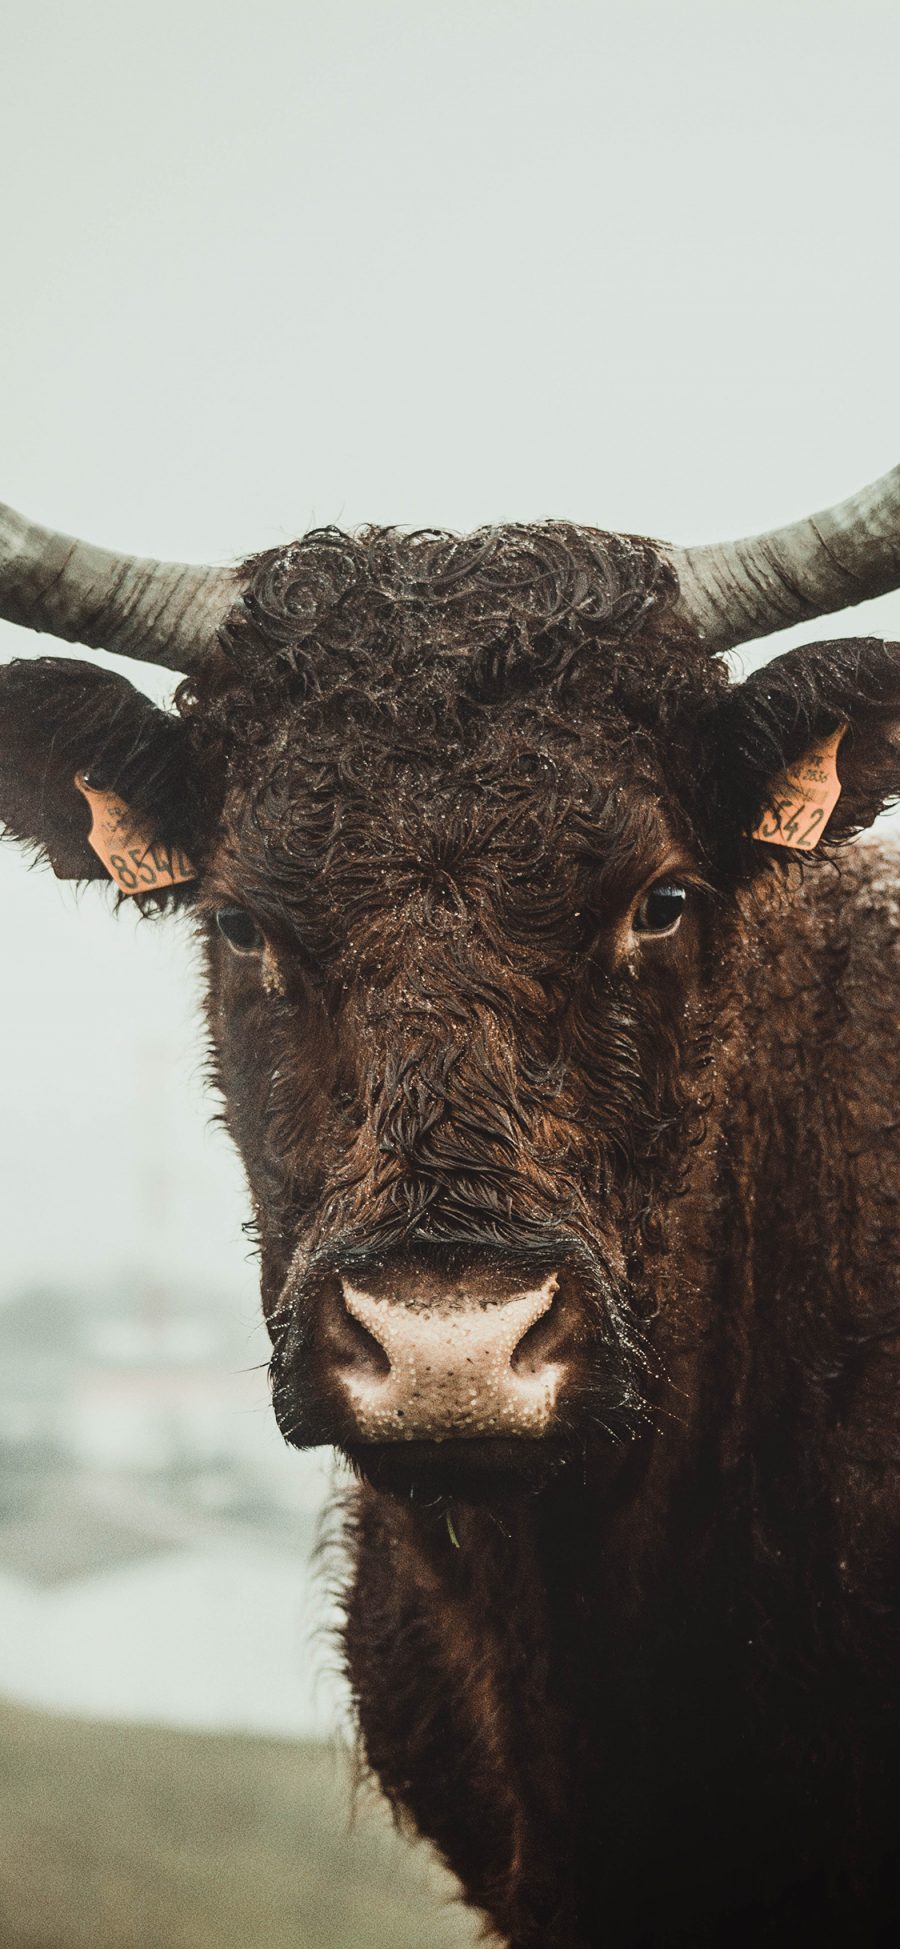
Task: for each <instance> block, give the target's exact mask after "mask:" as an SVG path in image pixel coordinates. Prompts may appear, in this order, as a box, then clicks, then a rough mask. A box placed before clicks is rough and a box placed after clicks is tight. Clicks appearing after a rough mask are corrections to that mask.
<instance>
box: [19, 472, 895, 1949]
mask: <svg viewBox="0 0 900 1949" xmlns="http://www.w3.org/2000/svg"><path fill="white" fill-rule="evenodd" d="M898 475H900V470H898ZM898 584H900V478H898V476H896V475H895V476H889V477H888V478H887V480H886V481H884V482H881V483H879V484H877V485H876V487H875V488H873V489H871V490H868V491H867V492H866V493H865V494H863V495H861V496H858V497H856V499H855V500H853V501H851V502H848V503H845V504H843V506H842V507H841V508H838V509H835V510H832V511H831V512H830V513H829V514H827V515H823V516H819V517H817V518H816V519H815V520H813V521H809V522H805V523H801V524H799V525H798V526H797V527H796V528H794V529H788V530H783V531H781V532H779V533H777V534H774V535H769V536H765V537H762V538H759V539H758V540H757V541H755V542H753V543H742V544H735V545H733V546H731V547H728V548H721V549H698V550H693V551H687V552H684V551H677V550H672V549H668V548H664V547H663V546H662V545H658V544H652V543H649V542H645V541H636V540H633V539H629V538H623V537H618V536H614V535H605V534H600V533H597V532H594V531H591V530H585V529H578V528H575V527H573V526H569V525H566V524H562V523H552V524H546V525H543V526H534V527H505V528H498V529H491V530H486V531H483V532H481V533H479V534H477V535H474V536H470V537H466V538H462V539H459V538H454V537H450V536H446V535H443V534H435V533H431V532H426V533H423V534H419V535H412V536H400V535H398V534H396V533H393V532H391V531H385V530H377V529H373V530H368V531H365V532H364V533H363V534H361V535H360V536H358V537H355V538H351V537H348V536H346V535H343V534H339V533H337V532H336V531H333V530H325V531H321V532H318V533H315V534H312V535H309V536H307V537H306V539H305V540H304V541H302V542H299V543H297V544H296V545H295V546H293V547H290V548H286V549H282V550H278V551H273V552H272V553H270V554H267V555H263V556H260V557H257V558H256V559H254V560H252V561H250V562H249V563H248V564H246V566H245V567H244V568H243V569H242V570H239V571H235V572H234V573H229V572H225V571H219V570H202V571H201V570H190V569H184V568H172V567H166V566H165V565H161V564H153V563H141V562H133V561H129V560H120V559H119V558H115V557H112V556H108V555H105V554H103V553H101V552H100V551H97V550H93V549H87V548H85V547H84V546H83V545H82V544H79V543H72V542H69V541H67V540H65V538H63V537H59V536H54V535H50V534H48V533H47V532H46V531H44V530H39V529H36V528H34V527H31V526H30V525H29V524H28V523H25V522H23V521H21V520H20V518H19V517H16V516H12V515H9V516H7V517H6V524H5V527H4V528H3V529H2V531H0V609H2V611H3V613H4V614H6V615H8V616H9V617H11V618H12V619H13V620H16V621H19V622H22V623H24V624H27V625H30V626H31V627H34V628H38V629H48V630H51V631H53V632H54V633H56V634H57V635H60V636H64V637H67V638H69V639H77V640H81V641H83V642H86V643H88V644H90V645H94V646H101V645H102V646H104V647H106V648H108V649H112V650H116V651H118V652H119V653H121V654H125V655H140V656H142V657H145V658H146V657H153V658H156V659H157V660H158V661H160V662H169V663H170V664H171V665H173V666H177V667H179V668H180V669H182V670H187V671H188V673H189V674H188V677H187V679H186V681H185V682H184V683H183V684H182V685H181V687H180V689H179V691H178V693H177V698H176V706H177V710H176V713H175V714H172V715H169V714H167V713H165V712H161V711H158V710H156V709H154V708H153V707H151V705H150V704H149V703H148V702H147V701H146V699H144V698H142V697H141V696H140V695H139V694H138V693H137V692H136V691H135V690H134V689H133V688H132V687H131V686H130V685H129V684H127V683H126V682H125V681H124V679H122V678H120V677H117V676H111V675H109V674H107V673H106V672H101V671H99V670H97V669H95V668H93V667H91V666H90V665H88V664H85V663H82V662H77V663H76V662H72V661H64V660H60V659H44V660H40V661H37V662H31V663H26V662H22V663H14V664H12V665H10V666H9V667H8V668H7V669H6V671H5V672H4V674H3V677H2V680H0V696H2V722H0V816H2V818H3V820H4V821H5V824H6V827H7V830H8V831H9V832H10V833H11V834H12V835H13V836H14V837H16V838H19V839H21V840H24V841H26V842H28V843H30V844H31V845H32V846H37V847H39V848H41V849H42V851H43V852H44V854H45V855H46V856H47V857H48V858H49V859H50V861H51V862H52V864H53V866H54V868H55V870H56V871H57V873H59V874H61V875H63V876H67V877H72V878H102V877H106V876H107V874H108V873H111V874H112V876H113V878H114V879H116V881H117V883H118V885H119V887H120V889H121V890H122V891H123V893H128V894H134V895H135V897H137V898H138V899H140V900H142V901H143V902H144V903H145V904H147V905H149V906H160V907H163V906H176V905H177V906H181V907H186V908H189V909H190V911H191V912H192V913H193V915H194V916H195V918H196V925H197V930H198V933H199V935H200V938H201V940H202V941H203V942H204V944H205V949H206V954H207V958H208V967H209V1008H208V1013H209V1026H210V1034H211V1037H212V1043H213V1048H214V1051H215V1056H216V1062H217V1067H218V1076H219V1080H220V1084H221V1088H222V1091H223V1094H224V1099H225V1103H226V1108H227V1114H228V1120H229V1124H230V1128H231V1130H232V1133H233V1136H234V1138H235V1141H236V1143H237V1145H238V1147H239V1149H240V1152H241V1154H242V1156H243V1159H244V1162H245V1165H246V1171H247V1177H248V1180H249V1184H250V1189H251V1194H252V1198H253V1205H254V1212H255V1219H256V1224H257V1227H258V1235H259V1243H260V1254H261V1262H262V1288H263V1303H264V1306H265V1310H266V1316H267V1319H268V1323H269V1328H270V1332H271V1336H272V1343H273V1355H272V1380H273V1394H274V1402H275V1410H276V1413H277V1415H278V1419H279V1422H280V1424H281V1427H282V1430H283V1432H284V1435H285V1438H286V1439H287V1440H288V1441H290V1442H293V1443H295V1444H297V1445H299V1446H303V1445H308V1444H311V1443H317V1442H336V1443H338V1444H339V1445H340V1446H341V1447H342V1448H343V1449H344V1451H345V1452H346V1453H347V1454H348V1455H349V1456H350V1458H351V1459H352V1461H353V1463H354V1464H355V1466H356V1469H357V1471H358V1473H359V1476H360V1478H361V1480H360V1485H359V1487H358V1489H357V1490H356V1491H355V1493H354V1496H353V1498H352V1500H351V1504H350V1508H349V1512H348V1536H349V1542H350V1554H351V1572H350V1580H349V1590H348V1596H347V1614H346V1631H345V1641H346V1652H347V1664H348V1670H349V1674H350V1680H351V1683H352V1686H353V1690H354V1695H355V1698H356V1702H357V1706H358V1711H359V1719H360V1725H361V1732H362V1739H363V1744H364V1749H365V1754H366V1757H367V1761H368V1764H369V1765H370V1767H371V1768H372V1770H373V1771H374V1772H375V1773H376V1774H377V1776H378V1778H379V1780H380V1781H381V1783H382V1786H383V1787H384V1789H385V1791H386V1793H387V1794H388V1796H389V1797H390V1799H391V1800H392V1802H393V1803H394V1805H395V1807H396V1808H397V1809H398V1810H399V1811H400V1812H402V1813H404V1814H406V1815H408V1816H409V1817H411V1819H412V1821H413V1822H414V1823H415V1825H416V1826H417V1827H418V1828H419V1829H420V1831H421V1832H422V1833H424V1834H426V1835H428V1836H430V1837H431V1838H432V1839H433V1840H434V1841H435V1842H436V1843H437V1845H438V1847H439V1848H440V1849H441V1851H442V1853H443V1855H444V1856H445V1858H446V1860H447V1861H448V1862H449V1863H450V1865H451V1866H452V1867H453V1868H454V1869H455V1871H456V1873H457V1874H458V1876H459V1877H460V1880H461V1882H462V1885H463V1888H464V1890H465V1894H466V1897H467V1899H468V1900H469V1901H470V1902H472V1903H473V1904H474V1905H475V1906H476V1907H477V1908H479V1909H481V1910H482V1911H483V1912H484V1913H485V1915H486V1916H487V1918H488V1919H489V1921H490V1923H491V1925H492V1927H493V1928H494V1930H495V1931H496V1932H497V1935H498V1937H499V1939H500V1940H502V1941H504V1942H508V1943H511V1944H513V1945H515V1949H590V1946H591V1945H595V1944H600V1943H604V1944H609V1945H610V1949H625V1945H631V1946H632V1949H637V1945H639V1944H648V1945H649V1944H661V1945H662V1944H669V1945H674V1944H676V1943H679V1944H684V1945H694V1944H698V1943H709V1944H720V1945H723V1949H724V1945H725V1944H728V1945H729V1949H730V1945H735V1944H738V1945H739V1944H747V1945H750V1944H755V1943H761V1942H766V1943H774V1944H781V1945H785V1946H786V1945H787V1944H788V1943H790V1944H792V1945H793V1944H795V1943H796V1942H798V1941H804V1940H807V1939H809V1940H816V1941H817V1942H819V1943H834V1944H842V1945H843V1944H847V1943H850V1942H853V1943H862V1944H875V1943H876V1942H880V1941H882V1940H883V1939H885V1937H886V1934H890V1932H891V1931H892V1929H895V1926H896V1919H897V1902H898V1888H900V1876H898V1849H897V1839H896V1834H897V1816H898V1786H900V1759H898V1735H900V1727H898V1707H900V1698H898V1692H900V1667H898V1649H900V1647H898V1631H897V1606H898V1570H900V1479H898V1461H900V1452H898V1447H900V1445H898V1435H897V1427H896V1424H897V1407H896V1394H897V1372H898V1354H900V1344H898V1336H900V1279H898V1185H897V1170H896V1158H897V1131H898V1128H900V1117H898V1103H900V1093H898V1081H900V1077H898V1069H900V1041H898V1034H897V1029H898V1022H897V1003H896V982H897V973H898V965H897V949H898V940H900V916H898V908H897V901H896V896H895V893H894V872H893V868H892V866H891V863H890V860H889V858H888V857H886V856H885V855H884V854H882V853H881V852H879V851H878V850H877V849H876V848H875V847H874V846H872V845H871V844H867V845H862V846H857V847H851V848H848V847H847V846H846V842H847V841H848V840H850V839H851V838H853V837H855V836H856V835H857V834H859V833H860V832H861V831H862V830H863V829H864V828H866V827H868V826H869V825H870V824H871V823H872V821H873V819H874V818H875V817H876V815H877V814H878V812H879V811H880V810H881V808H882V807H883V805H884V804H885V802H886V801H887V800H889V799H890V798H891V797H892V796H894V795H896V794H898V792H900V754H898V750H897V748H896V746H895V744H894V742H893V741H892V731H893V728H894V726H895V724H896V723H897V721H898V720H900V650H898V648H897V646H892V645H885V644H883V643H880V642H877V641H874V640H872V639H870V638H862V639H855V640H850V641H844V642H836V643H819V644H816V645H813V646H811V647H808V648H804V649H799V650H794V651H792V652H790V653H789V654H788V655H787V656H784V657H781V658H779V659H777V660H776V661H774V662H772V663H769V664H768V665H767V666H766V667H765V668H764V669H763V670H761V671H758V672H757V673H756V674H755V675H753V676H752V677H750V678H749V679H747V681H746V682H744V683H740V684H735V685H732V684H730V683H729V681H728V676H727V672H726V669H725V666H724V664H723V662H722V661H721V656H720V653H721V652H722V651H723V650H726V649H728V648H730V647H731V646H732V645H734V644H735V643H738V642H740V641H743V640H746V639H747V638H748V637H750V636H753V635H759V634H762V633H765V632H766V631H768V630H771V629H774V628H778V627H781V626H783V625H784V624H786V623H788V622H791V621H794V620H796V619H797V618H798V617H800V616H809V615H815V614H823V613H827V612H828V611H829V610H832V609H834V608H836V607H839V606H842V605H844V604H847V603H849V602H853V601H858V600H860V599H862V598H863V597H864V596H866V595H871V594H874V593H877V592H878V591H880V590H883V589H885V588H889V587H893V586H896V585H898ZM836 754H837V756H836ZM836 764H837V770H836V769H835V765H836ZM838 791H839V794H840V795H839V796H837V794H838ZM835 800H836V803H835ZM91 835H92V836H93V840H94V842H95V845H96V846H97V847H98V848H99V851H95V850H93V849H92V846H91V844H90V837H91ZM759 835H762V836H759Z"/></svg>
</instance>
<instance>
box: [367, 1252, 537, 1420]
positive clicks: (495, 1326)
mask: <svg viewBox="0 0 900 1949" xmlns="http://www.w3.org/2000/svg"><path fill="white" fill-rule="evenodd" d="M557 1284H558V1281H557V1277H556V1274H555V1273H550V1274H548V1275H547V1277H546V1278H544V1279H543V1281H542V1282H541V1283H540V1284H535V1285H533V1286H528V1287H527V1288H526V1287H524V1286H522V1287H518V1288H513V1289H512V1290H510V1289H509V1287H508V1286H507V1288H506V1290H505V1291H504V1290H500V1291H498V1289H497V1282H496V1279H491V1278H489V1277H488V1276H486V1275H484V1274H478V1273H472V1274H471V1275H469V1276H467V1277H463V1278H457V1279H456V1280H454V1281H452V1282H448V1281H446V1280H445V1281H443V1282H442V1281H440V1280H439V1279H438V1278H437V1277H436V1276H435V1275H434V1274H433V1273H424V1272H423V1273H421V1274H419V1275H417V1276H415V1275H413V1276H411V1275H410V1274H409V1273H405V1274H404V1275H403V1276H402V1277H401V1278H400V1279H398V1280H395V1281H385V1279H384V1277H383V1276H382V1278H380V1279H379V1280H378V1281H377V1282H375V1283H374V1284H373V1286H372V1288H371V1289H370V1288H369V1287H368V1286H362V1285H355V1284H353V1283H352V1282H351V1281H350V1280H349V1279H343V1280H342V1281H341V1289H342V1297H343V1304H344V1307H345V1308H346V1314H347V1315H349V1319H350V1320H351V1321H355V1322H356V1323H357V1326H356V1329H351V1333H350V1335H348V1336H347V1337H345V1339H344V1347H343V1351H342V1356H341V1358H340V1361H339V1364H338V1368H337V1375H336V1378H337V1380H338V1384H339V1386H340V1387H341V1389H342V1390H343V1393H344V1397H345V1400H346V1403H347V1406H348V1407H349V1409H350V1412H351V1414H352V1417H353V1422H354V1424H355V1428H356V1431H357V1438H358V1439H359V1440H361V1441H363V1442H396V1441H443V1440H447V1439H451V1438H454V1437H456V1438H460V1437H463V1438H465V1437H468V1438H469V1439H473V1438H475V1437H479V1436H495V1435H499V1436H532V1437H533V1436H539V1435H541V1434H543V1433H544V1431H545V1429H546V1428H547V1426H548V1423H549V1422H550V1420H551V1418H552V1415H553V1411H554V1407H555V1404H556V1397H557V1394H558V1391H559V1386H560V1381H561V1379H562V1374H563V1365H562V1362H561V1361H560V1360H559V1359H555V1358H553V1354H554V1351H558V1347H555V1342H556V1339H557V1336H556V1335H555V1333H554V1332H553V1330H552V1327H551V1326H550V1323H549V1322H550V1315H551V1313H552V1311H553V1307H554V1295H555V1294H556V1289H557ZM539 1321H546V1322H547V1323H548V1324H547V1327H546V1328H541V1329H540V1330H539V1332H538V1333H537V1334H535V1333H533V1329H534V1328H536V1327H537V1325H538V1322H539ZM360 1328H361V1329H362V1331H361V1332H360V1331H359V1329H360ZM529 1336H530V1337H529Z"/></svg>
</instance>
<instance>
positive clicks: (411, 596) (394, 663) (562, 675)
mask: <svg viewBox="0 0 900 1949" xmlns="http://www.w3.org/2000/svg"><path fill="white" fill-rule="evenodd" d="M244 574H245V577H246V581H245V587H244V593H243V598H242V601H241V603H240V605H239V606H238V607H237V608H236V609H235V610H234V611H233V612H232V615H231V617H230V618H229V620H228V623H227V625H226V627H225V630H224V632H223V635H222V638H221V642H222V648H223V651H224V657H223V658H221V659H217V660H216V665H215V669H214V670H209V671H208V674H207V676H206V678H205V680H204V679H203V678H202V677H201V679H200V680H199V681H198V683H197V686H196V689H197V692H198V704H199V705H200V707H201V708H202V710H203V711H204V713H206V716H207V723H208V725H209V724H210V720H211V719H218V729H219V731H220V732H221V733H222V735H223V736H224V738H225V739H226V741H227V743H228V744H229V745H230V746H231V748H232V750H235V747H236V746H237V747H240V746H243V747H244V748H245V750H246V749H247V747H250V748H253V747H256V748H257V749H258V748H259V747H260V746H264V745H265V744H266V743H267V742H268V740H270V739H271V736H272V732H273V728H274V725H275V723H276V721H277V720H278V719H279V718H280V717H281V716H282V714H283V713H284V711H285V710H288V711H290V712H291V714H292V715H293V714H294V713H297V714H298V717H299V719H300V720H302V722H298V724H297V729H298V732H300V733H302V734H304V735H305V734H308V735H309V737H310V738H311V739H314V740H315V741H316V743H317V746H318V748H319V749H320V751H322V752H323V755H324V752H325V751H326V750H327V749H329V748H336V747H337V746H338V745H340V746H342V748H343V749H344V750H348V749H349V748H350V747H351V746H352V744H353V741H354V735H355V734H356V733H360V732H364V734H365V736H366V738H367V739H368V740H373V739H374V740H375V742H376V743H378V744H380V745H382V746H384V747H390V745H391V744H392V743H394V742H396V741H397V740H399V741H400V742H401V743H402V745H403V746H404V747H405V748H406V750H407V751H409V750H410V748H411V746H413V745H414V744H415V743H416V742H417V741H418V742H421V743H422V744H423V745H424V746H425V747H430V746H431V744H432V741H433V740H434V739H435V738H439V739H440V741H441V743H442V745H443V747H444V748H445V749H446V747H447V744H448V742H449V743H455V744H457V745H459V746H461V747H463V748H471V746H472V745H473V743H475V744H477V743H478V742H479V741H480V739H481V737H482V736H483V734H484V728H485V725H484V712H485V708H486V707H489V706H497V705H502V704H507V705H510V704H518V705H519V706H520V707H521V708H522V710H523V711H524V712H525V713H526V715H530V714H533V713H534V712H535V711H540V709H541V708H546V707H548V706H551V707H553V708H555V709H559V708H560V707H561V706H565V705H567V704H569V705H574V704H577V705H578V706H579V707H580V708H581V709H583V710H587V711H589V712H591V713H592V714H593V713H594V712H595V711H597V710H600V711H602V712H603V714H604V716H605V717H606V718H607V719H608V720H613V721H614V720H618V721H619V724H620V726H621V730H622V732H624V731H625V730H626V728H627V727H631V728H633V729H635V730H638V729H641V728H643V729H647V730H653V729H654V728H657V727H660V728H661V727H662V726H663V725H664V724H665V723H666V722H667V721H671V720H672V718H673V717H674V716H676V715H680V714H683V713H684V712H686V711H687V712H691V713H696V712H697V711H699V710H701V709H702V708H703V706H704V705H706V704H708V703H709V702H710V701H711V700H712V699H713V698H714V697H715V696H717V695H718V694H719V693H720V692H721V690H722V688H723V687H724V685H725V682H726V679H725V674H724V671H723V668H722V666H721V664H719V663H718V662H717V660H716V659H715V658H713V657H710V656H709V654H708V652H707V651H705V650H704V648H703V647H702V645H701V644H700V642H699V641H698V639H697V638H696V637H695V636H694V635H693V634H692V633H691V632H690V631H689V630H688V629H686V628H685V627H684V626H683V625H682V624H680V623H679V622H678V621H677V620H676V618H675V616H674V614H673V612H672V608H671V605H672V603H673V600H674V598H675V596H676V594H677V581H676V577H675V573H674V570H673V569H672V567H671V566H670V564H669V563H668V562H667V561H666V560H665V558H664V556H663V554H662V553H661V551H660V550H659V549H657V548H656V547H655V546H654V544H653V543H652V542H649V541H645V540H642V539H637V538H633V537H630V536H624V535H613V534H604V533H601V532H600V531H598V530H595V529H590V528H579V527H575V526H574V525H572V524H570V523H567V522H543V523H536V524H528V525H526V524H508V525H502V526H498V527H489V528H481V529H477V530H476V531H475V532H474V533H472V534H469V535H454V534H448V533H446V532H443V531H440V530H434V529H426V530H422V531H419V532H417V533H414V534H403V533H400V532H399V531H398V530H396V529H394V528H382V527H368V528H363V529H361V530H360V531H359V532H358V533H357V534H354V535H350V534H345V533H343V532H341V530H339V529H337V528H320V529H315V530H313V531H312V532H311V533H309V534H307V535H306V536H304V537H303V539H302V540H300V541H297V542H293V543H291V544H290V545H289V546H288V547H285V548H279V549H271V550H269V551H267V552H266V553H265V554H261V555H258V556H255V557H253V558H252V559H251V560H250V561H248V562H247V563H246V564H245V570H244ZM609 728H610V730H611V731H614V722H611V723H610V727H609Z"/></svg>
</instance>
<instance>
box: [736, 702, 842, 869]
mask: <svg viewBox="0 0 900 1949" xmlns="http://www.w3.org/2000/svg"><path fill="white" fill-rule="evenodd" d="M846 729H847V726H846V724H841V725H839V726H838V729H837V730H836V731H832V732H831V735H830V736H829V737H827V738H821V739H820V740H819V742H818V744H811V745H810V747H809V750H808V751H804V753H803V757H802V758H798V760H797V763H796V764H795V765H792V766H791V768H790V770H789V771H785V772H782V773H781V775H780V776H779V777H778V778H776V780H775V781H774V784H773V786H772V788H771V789H772V796H771V798H770V800H769V803H768V805H767V806H766V809H765V812H764V813H763V815H762V818H761V820H760V822H759V825H758V826H757V827H756V830H755V832H754V834H753V837H754V839H765V840H766V841H767V843H768V844H769V845H770V846H793V847H794V848H795V850H796V851H797V852H800V853H811V852H812V849H813V847H814V846H817V845H818V843H819V840H820V839H821V837H822V834H823V832H824V831H825V827H826V826H827V824H828V821H829V819H830V818H831V815H832V812H833V811H834V808H835V806H836V805H837V802H838V799H839V798H840V796H841V781H840V779H839V778H838V775H837V754H838V746H839V744H840V742H841V739H842V737H843V735H844V732H845V731H846Z"/></svg>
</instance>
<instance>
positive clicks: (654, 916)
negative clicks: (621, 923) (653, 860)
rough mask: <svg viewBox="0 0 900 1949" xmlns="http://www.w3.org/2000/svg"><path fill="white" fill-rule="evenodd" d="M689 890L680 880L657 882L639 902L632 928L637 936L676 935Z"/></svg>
mask: <svg viewBox="0 0 900 1949" xmlns="http://www.w3.org/2000/svg"><path fill="white" fill-rule="evenodd" d="M686 900H687V888H686V887H683V886H682V885H681V882H680V880H657V883H656V885H655V887H648V889H647V892H646V893H645V894H644V895H643V897H642V899H641V900H640V901H639V903H638V906H637V908H636V911H635V916H634V920H633V921H632V926H633V928H634V931H635V933H636V934H674V932H675V929H676V927H677V926H678V923H679V921H680V919H681V916H682V914H683V913H684V907H685V902H686Z"/></svg>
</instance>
